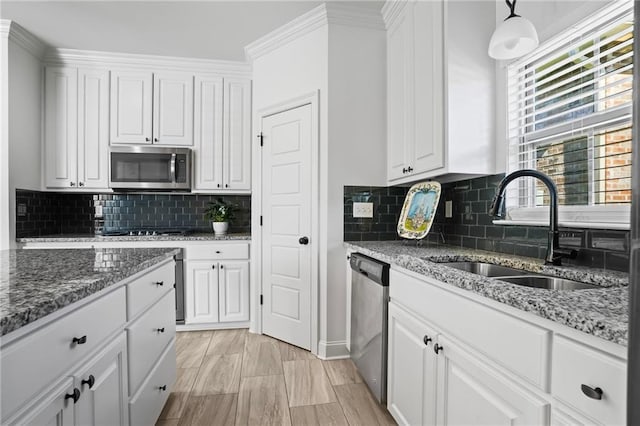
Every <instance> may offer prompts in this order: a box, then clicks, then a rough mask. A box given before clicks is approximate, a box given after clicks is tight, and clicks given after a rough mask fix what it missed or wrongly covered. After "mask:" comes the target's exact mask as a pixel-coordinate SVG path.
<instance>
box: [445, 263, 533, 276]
mask: <svg viewBox="0 0 640 426" xmlns="http://www.w3.org/2000/svg"><path fill="white" fill-rule="evenodd" d="M442 265H446V266H449V267H451V268H455V269H460V270H461V271H467V272H471V273H472V274H478V275H482V276H484V277H513V276H517V275H530V274H531V272H527V271H523V270H520V269H513V268H509V267H507V266H500V265H493V264H491V263H483V262H446V263H442Z"/></svg>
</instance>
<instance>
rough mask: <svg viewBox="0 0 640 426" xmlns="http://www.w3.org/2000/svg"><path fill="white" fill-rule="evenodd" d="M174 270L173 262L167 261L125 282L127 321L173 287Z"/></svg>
mask: <svg viewBox="0 0 640 426" xmlns="http://www.w3.org/2000/svg"><path fill="white" fill-rule="evenodd" d="M175 271H176V267H175V262H169V263H167V264H166V265H163V266H161V267H159V268H156V269H154V270H152V271H150V272H148V273H146V274H144V275H143V276H141V277H139V278H138V279H136V280H134V281H132V282H130V283H129V284H127V319H128V320H129V321H131V320H132V319H133V318H135V316H136V315H138V314H139V313H140V312H142V311H143V310H144V309H146V308H147V307H148V306H150V305H151V304H152V303H153V302H155V301H156V300H158V298H160V296H162V295H163V294H165V293H167V292H168V291H170V290H171V289H172V288H173V285H174V284H175V281H176V272H175Z"/></svg>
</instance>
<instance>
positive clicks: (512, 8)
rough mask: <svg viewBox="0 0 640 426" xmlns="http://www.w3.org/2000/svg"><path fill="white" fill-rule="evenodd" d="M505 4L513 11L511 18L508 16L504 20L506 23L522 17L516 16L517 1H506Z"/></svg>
mask: <svg viewBox="0 0 640 426" xmlns="http://www.w3.org/2000/svg"><path fill="white" fill-rule="evenodd" d="M504 1H505V3H507V6H509V10H511V13H510V14H509V16H507V17H506V18H504V20H505V21H506V20H507V19H509V18H514V17H518V18H519V17H520V15H516V0H513V1H509V0H504Z"/></svg>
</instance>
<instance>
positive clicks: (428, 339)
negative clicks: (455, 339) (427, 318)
mask: <svg viewBox="0 0 640 426" xmlns="http://www.w3.org/2000/svg"><path fill="white" fill-rule="evenodd" d="M422 341H423V342H424V344H425V345H428V344H429V342H431V341H433V339H432V338H431V337H429V336H427V335H425V336H424V338H423V339H422Z"/></svg>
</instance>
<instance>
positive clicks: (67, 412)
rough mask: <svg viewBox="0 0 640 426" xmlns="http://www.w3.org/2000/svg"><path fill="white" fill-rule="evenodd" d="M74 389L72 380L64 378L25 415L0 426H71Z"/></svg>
mask: <svg viewBox="0 0 640 426" xmlns="http://www.w3.org/2000/svg"><path fill="white" fill-rule="evenodd" d="M74 390H75V388H74V386H73V378H72V377H66V378H65V379H64V380H63V381H62V382H61V383H60V384H59V385H58V386H56V387H55V388H53V389H51V390H48V391H47V392H46V393H44V394H43V395H42V397H41V398H39V399H37V400H36V401H35V402H34V403H33V404H32V405H29V406H28V407H27V409H26V410H24V411H25V413H26V414H25V415H24V416H21V417H17V418H14V419H10V420H8V421H6V422H5V421H3V422H2V424H28V425H56V426H72V425H74V424H75V417H74V409H73V408H74V407H73V399H71V398H68V397H67V396H69V395H73V392H74Z"/></svg>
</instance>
